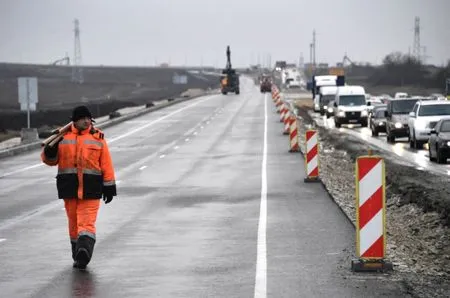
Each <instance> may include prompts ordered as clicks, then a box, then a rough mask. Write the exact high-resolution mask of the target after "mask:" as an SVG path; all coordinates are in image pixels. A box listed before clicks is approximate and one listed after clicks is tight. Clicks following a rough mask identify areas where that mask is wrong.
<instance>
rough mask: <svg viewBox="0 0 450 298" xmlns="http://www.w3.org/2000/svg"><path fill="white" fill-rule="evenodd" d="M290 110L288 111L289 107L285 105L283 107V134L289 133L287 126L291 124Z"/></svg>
mask: <svg viewBox="0 0 450 298" xmlns="http://www.w3.org/2000/svg"><path fill="white" fill-rule="evenodd" d="M290 115H291V111H289V109H288V108H287V107H285V113H284V118H283V123H284V130H283V134H285V135H288V134H289V127H290V126H291V122H290V121H291V120H290V119H291V116H290Z"/></svg>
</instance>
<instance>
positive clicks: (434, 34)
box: [0, 0, 450, 67]
mask: <svg viewBox="0 0 450 298" xmlns="http://www.w3.org/2000/svg"><path fill="white" fill-rule="evenodd" d="M449 13H450V0H276V1H269V0H220V1H219V0H128V1H124V0H0V38H1V43H0V62H27V63H50V62H52V61H53V60H56V59H58V58H62V57H63V56H64V55H65V53H66V52H68V54H69V56H70V58H72V57H73V52H74V33H73V20H74V18H78V19H79V21H80V29H81V33H80V39H81V52H82V59H83V64H89V65H99V64H104V65H144V66H146V65H155V63H158V64H159V63H162V62H169V63H170V64H171V65H185V64H188V65H200V64H203V65H214V66H220V67H223V66H224V65H225V48H226V46H227V45H228V44H229V45H230V46H231V51H232V55H231V56H232V57H231V58H232V63H233V66H247V65H249V64H250V63H256V62H258V56H259V61H260V62H263V61H267V57H268V54H270V55H271V59H272V63H274V61H275V60H287V61H289V62H298V61H299V57H300V55H301V53H303V56H304V59H305V62H308V61H309V44H310V43H311V41H312V31H313V29H314V28H315V29H316V32H317V53H316V56H317V60H318V61H320V62H326V63H330V64H335V63H336V62H339V61H342V58H343V56H344V53H345V52H347V55H348V56H349V57H350V58H351V59H352V60H353V61H355V62H357V61H368V62H371V63H380V62H381V60H382V59H383V57H384V56H385V55H386V54H388V53H390V52H392V51H402V52H405V53H407V52H408V50H409V49H411V51H412V48H413V41H414V18H415V17H416V16H418V17H420V24H421V34H420V39H421V44H422V46H426V50H427V55H428V56H430V57H429V58H428V60H427V61H428V62H431V63H434V64H439V65H441V64H443V63H445V62H446V61H447V60H448V59H450V23H449ZM264 57H266V60H263V59H264Z"/></svg>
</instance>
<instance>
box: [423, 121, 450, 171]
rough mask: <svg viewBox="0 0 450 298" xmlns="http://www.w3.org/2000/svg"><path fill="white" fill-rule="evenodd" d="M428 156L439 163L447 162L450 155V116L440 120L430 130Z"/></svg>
mask: <svg viewBox="0 0 450 298" xmlns="http://www.w3.org/2000/svg"><path fill="white" fill-rule="evenodd" d="M428 156H429V158H430V160H433V161H434V160H436V161H437V162H438V163H447V158H449V157H450V118H444V119H441V120H439V121H438V123H436V126H435V127H434V129H432V130H431V131H430V138H429V139H428Z"/></svg>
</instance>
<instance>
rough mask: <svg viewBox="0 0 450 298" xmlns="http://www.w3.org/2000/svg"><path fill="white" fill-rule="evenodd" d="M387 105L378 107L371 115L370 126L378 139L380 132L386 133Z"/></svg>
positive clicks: (373, 134)
mask: <svg viewBox="0 0 450 298" xmlns="http://www.w3.org/2000/svg"><path fill="white" fill-rule="evenodd" d="M386 110H387V106H386V105H378V106H376V107H374V108H373V110H372V111H371V112H370V114H369V126H370V130H371V131H372V136H373V137H376V136H378V134H379V133H380V132H386V115H385V111H386Z"/></svg>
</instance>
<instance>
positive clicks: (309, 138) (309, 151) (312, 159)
mask: <svg viewBox="0 0 450 298" xmlns="http://www.w3.org/2000/svg"><path fill="white" fill-rule="evenodd" d="M305 136H306V138H305V139H306V154H305V168H306V178H305V179H304V181H305V182H318V181H320V179H319V146H318V139H319V138H318V133H317V130H312V129H309V130H307V131H306V133H305Z"/></svg>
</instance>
